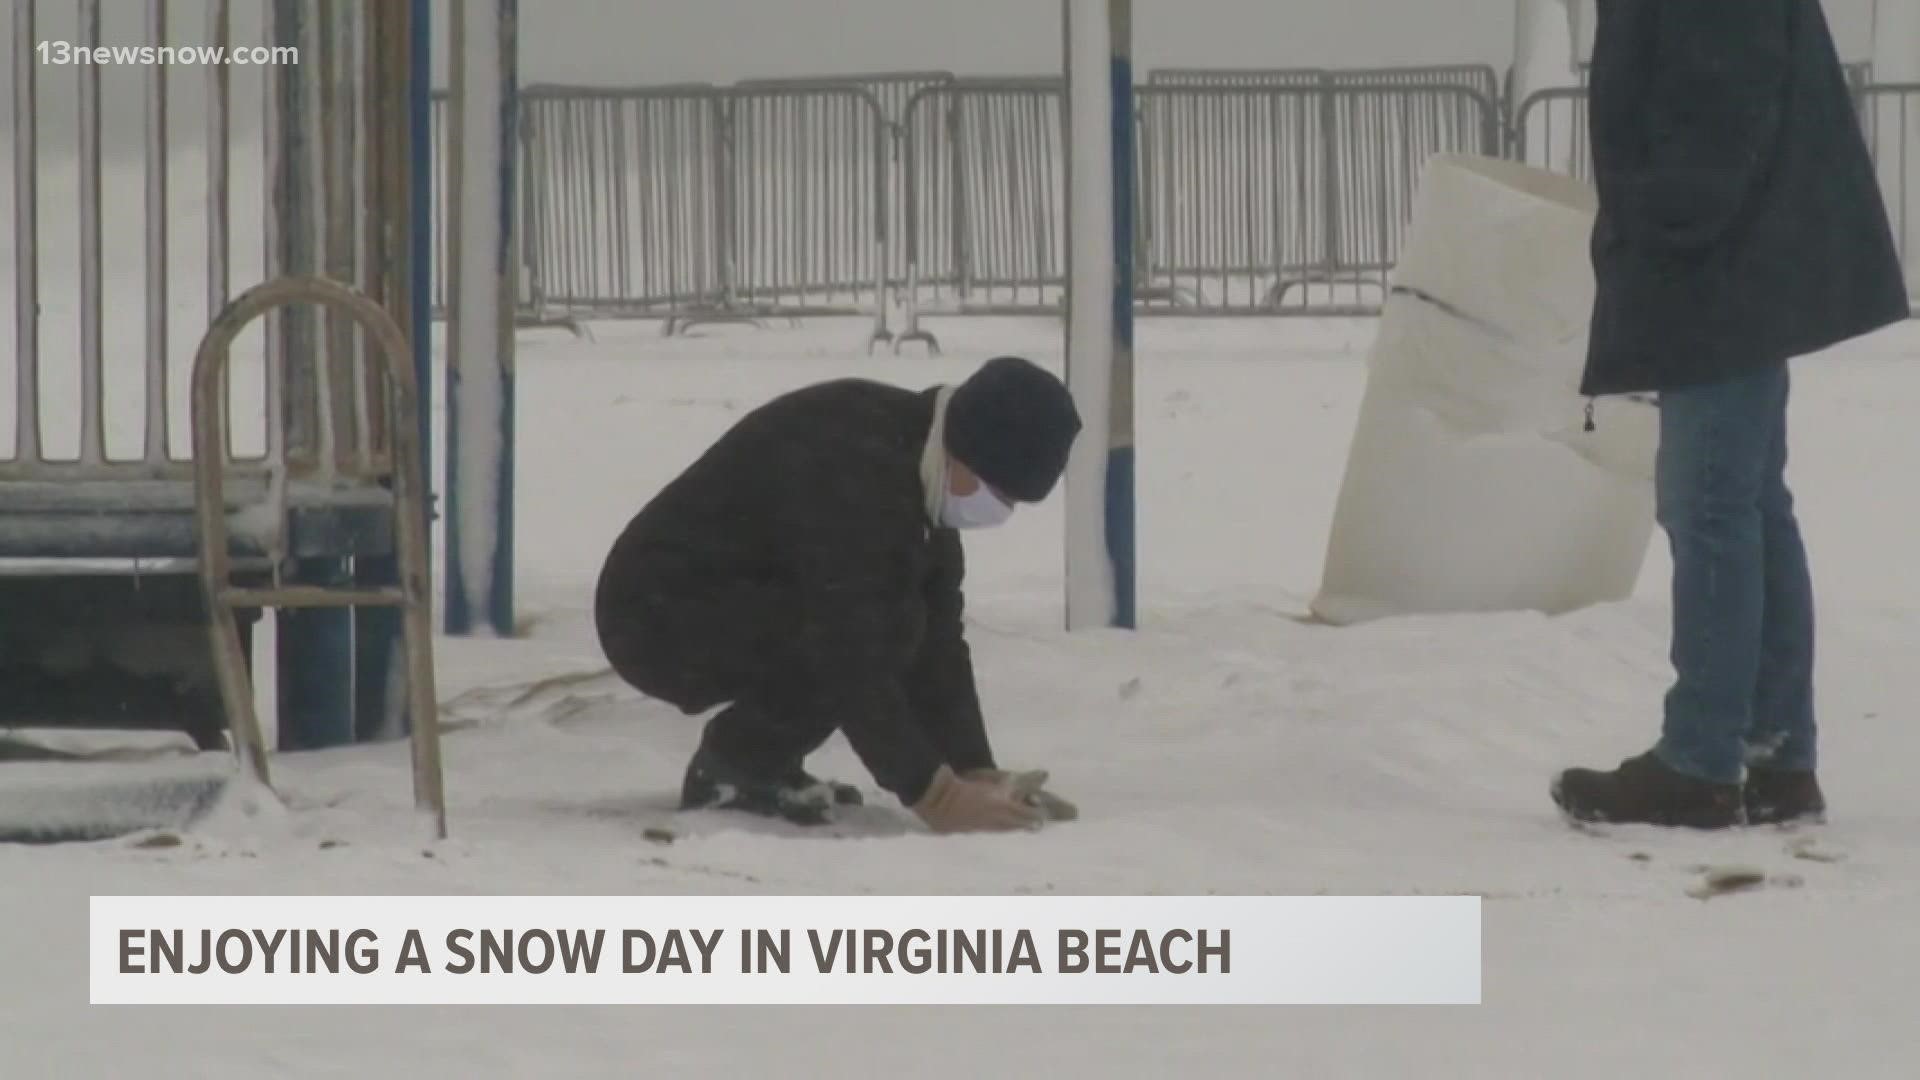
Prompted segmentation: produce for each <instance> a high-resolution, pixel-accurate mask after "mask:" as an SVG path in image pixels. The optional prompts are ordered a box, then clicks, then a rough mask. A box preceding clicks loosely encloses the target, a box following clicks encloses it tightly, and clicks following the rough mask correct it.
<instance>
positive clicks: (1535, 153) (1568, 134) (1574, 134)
mask: <svg viewBox="0 0 1920 1080" xmlns="http://www.w3.org/2000/svg"><path fill="white" fill-rule="evenodd" d="M1507 152H1508V155H1509V156H1510V157H1512V158H1513V159H1514V160H1516V161H1519V162H1523V163H1525V164H1527V165H1532V166H1534V167H1535V168H1539V169H1546V170H1548V171H1550V172H1557V173H1564V174H1566V175H1568V176H1574V177H1578V178H1580V179H1582V180H1591V179H1592V177H1593V147H1592V143H1591V141H1590V139H1589V136H1588V132H1587V92H1586V90H1585V89H1583V88H1581V87H1577V86H1567V87H1554V88H1553V89H1549V90H1537V91H1535V92H1534V93H1532V94H1529V95H1528V96H1527V99H1526V100H1525V101H1523V102H1521V103H1520V105H1519V108H1518V109H1516V110H1515V111H1514V115H1513V120H1512V123H1511V126H1510V128H1509V131H1508V151H1507Z"/></svg>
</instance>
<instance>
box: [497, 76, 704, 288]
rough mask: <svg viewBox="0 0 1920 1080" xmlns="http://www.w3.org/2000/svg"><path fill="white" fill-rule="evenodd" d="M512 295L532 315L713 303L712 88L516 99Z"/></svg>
mask: <svg viewBox="0 0 1920 1080" xmlns="http://www.w3.org/2000/svg"><path fill="white" fill-rule="evenodd" d="M521 116H522V124H521V130H522V131H523V132H524V136H523V141H524V152H523V155H522V159H521V161H522V169H523V175H524V178H525V183H524V185H523V190H524V192H525V194H524V198H523V200H522V203H521V222H522V225H521V235H520V249H521V253H522V254H521V275H522V278H523V279H524V280H523V284H522V288H521V291H522V294H523V295H525V296H526V297H527V298H528V301H529V303H530V304H532V305H533V306H534V307H535V309H536V310H537V311H539V312H542V313H547V312H559V313H567V314H581V315H584V314H592V315H601V316H611V317H620V316H663V315H671V314H673V313H675V312H678V311H681V310H687V309H692V308H698V307H703V306H714V305H718V304H720V303H721V302H722V301H723V299H724V297H725V292H726V284H727V282H726V277H725V274H724V266H723V263H724V254H723V249H724V236H725V233H724V226H725V215H726V209H725V191H724V186H723V180H722V176H721V169H722V166H723V155H722V152H721V142H722V139H723V137H724V134H723V129H724V111H723V102H722V101H721V99H720V98H719V97H718V96H717V92H716V91H715V90H714V89H713V88H712V87H707V86H698V85H694V86H672V87H654V88H646V89H626V88H580V87H565V88H558V87H542V86H536V87H530V88H528V89H527V90H526V91H524V92H523V93H522V94H521Z"/></svg>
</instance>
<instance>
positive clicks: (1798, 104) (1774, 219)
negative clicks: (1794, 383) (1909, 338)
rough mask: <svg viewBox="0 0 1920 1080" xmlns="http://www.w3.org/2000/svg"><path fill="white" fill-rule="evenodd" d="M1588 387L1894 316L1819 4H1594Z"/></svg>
mask: <svg viewBox="0 0 1920 1080" xmlns="http://www.w3.org/2000/svg"><path fill="white" fill-rule="evenodd" d="M1598 9H1599V22H1598V26H1597V29H1596V36H1595V39H1594V49H1593V70H1592V83H1591V95H1592V96H1591V109H1592V133H1593V158H1594V176H1595V181H1596V184H1597V186H1598V189H1599V196H1600V212H1599V217H1598V219H1597V221H1596V222H1595V227H1594V232H1593V245H1592V256H1593V266H1594V273H1595V287H1596V296H1595V303H1594V312H1593V322H1592V333H1591V338H1590V342H1589V352H1588V357H1587V367H1586V373H1585V378H1584V380H1583V383H1582V392H1583V393H1586V394H1588V395H1595V396H1597V395H1605V394H1620V393H1631V392H1645V391H1659V390H1670V389H1677V388H1681V387H1687V386H1696V385H1700V384H1703V383H1710V382H1715V381H1718V380H1720V379H1723V378H1727V377H1729V376H1734V375H1739V374H1743V373H1745V372H1748V371H1751V370H1753V369H1755V368H1757V367H1759V366H1762V365H1767V364H1773V363H1778V362H1780V361H1783V360H1786V359H1789V358H1792V357H1795V356H1801V355H1804V354H1807V353H1811V352H1817V351H1819V350H1821V349H1824V348H1827V347H1828V346H1831V345H1834V344H1837V343H1838V342H1841V341H1844V340H1846V339H1848V338H1852V337H1857V336H1859V335H1862V334H1865V333H1869V332H1871V331H1874V330H1877V329H1879V328H1881V327H1884V326H1887V325H1889V324H1891V323H1894V322H1897V321H1899V320H1900V319H1903V318H1906V317H1907V315H1908V304H1907V291H1906V285H1905V283H1904V281H1903V280H1902V277H1901V269H1900V263H1899V257H1898V255H1897V254H1896V249H1895V244H1894V239H1893V233H1892V229H1891V228H1890V227H1889V225H1888V220H1887V211H1886V207H1885V204H1884V203H1883V201H1882V197H1881V194H1880V190H1879V186H1878V184H1877V182H1876V180H1875V176H1874V170H1873V165H1872V162H1871V160H1870V158H1869V156H1868V152H1867V147H1866V142H1865V139H1864V138H1863V137H1862V134H1861V131H1860V126H1859V120H1858V119H1857V116H1856V113H1855V111H1854V107H1853V103H1852V97H1851V94H1850V92H1849V89H1848V87H1847V83H1846V77H1845V73H1844V71H1843V69H1842V67H1841V64H1840V60H1839V57H1838V55H1837V53H1836V51H1835V49H1834V44H1833V37H1832V34H1831V33H1830V31H1829V29H1828V27H1827V22H1826V17H1825V15H1824V14H1823V13H1822V11H1821V9H1820V3H1819V0H1599V4H1598Z"/></svg>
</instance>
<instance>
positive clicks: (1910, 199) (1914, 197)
mask: <svg viewBox="0 0 1920 1080" xmlns="http://www.w3.org/2000/svg"><path fill="white" fill-rule="evenodd" d="M1859 105H1860V119H1861V124H1862V127H1863V129H1864V130H1865V132H1866V135H1867V145H1868V148H1869V149H1870V150H1871V151H1872V153H1873V159H1874V167H1875V170H1876V172H1877V173H1878V174H1879V177H1880V194H1881V197H1882V198H1883V199H1884V200H1885V202H1886V207H1887V217H1888V219H1889V221H1890V222H1891V223H1892V225H1893V234H1894V237H1895V239H1896V240H1897V241H1898V243H1899V245H1900V254H1901V257H1902V258H1903V260H1904V261H1905V263H1906V265H1907V267H1908V273H1909V275H1911V279H1910V280H1909V281H1908V282H1907V287H1908V288H1909V289H1910V290H1913V291H1914V293H1915V295H1916V296H1920V83H1882V84H1880V85H1871V86H1865V87H1862V88H1861V90H1860V96H1859ZM1915 317H1916V318H1920V311H1917V312H1916V313H1915Z"/></svg>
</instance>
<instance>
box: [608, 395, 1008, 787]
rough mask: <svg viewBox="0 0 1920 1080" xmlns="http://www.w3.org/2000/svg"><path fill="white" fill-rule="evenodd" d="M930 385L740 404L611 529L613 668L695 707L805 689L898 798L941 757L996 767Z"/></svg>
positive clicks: (921, 781)
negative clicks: (924, 476) (691, 458)
mask: <svg viewBox="0 0 1920 1080" xmlns="http://www.w3.org/2000/svg"><path fill="white" fill-rule="evenodd" d="M934 393H935V392H934V391H933V390H931V389H929V390H923V391H913V390H906V389H901V388H898V387H894V386H889V385H885V384H882V383H878V382H872V381H867V380H861V379H843V380H836V381H832V382H827V383H821V384H817V385H814V386H810V387H805V388H802V389H800V390H797V391H794V392H792V393H789V394H785V395H783V396H781V397H778V398H776V399H774V400H773V401H771V402H769V403H767V404H765V405H762V406H760V407H759V408H757V409H755V410H753V411H752V412H750V413H748V414H747V415H746V416H744V417H743V418H741V420H740V421H739V422H738V423H737V424H736V425H735V426H734V427H733V428H732V429H731V430H729V431H728V432H727V433H726V434H725V435H724V436H722V437H721V438H720V439H719V440H718V441H717V442H716V443H714V445H713V446H712V447H710V448H709V449H708V450H707V451H706V452H705V453H704V454H702V455H701V456H700V457H699V458H698V459H697V460H696V461H695V462H694V463H693V464H692V465H691V466H689V467H688V468H687V470H686V471H685V472H684V473H682V474H681V475H680V476H679V477H677V478H676V479H674V480H673V481H672V482H671V483H669V484H668V485H667V486H666V487H665V488H664V489H663V490H661V492H660V493H659V494H658V495H657V496H656V497H655V498H654V499H653V500H652V501H651V502H650V503H648V504H647V505H646V506H645V507H643V508H642V509H641V511H640V512H639V513H638V514H636V515H635V516H634V518H633V520H632V521H631V522H630V523H629V524H628V526H627V527H626V529H625V531H624V532H623V533H622V535H621V536H620V537H619V538H618V540H617V541H616V542H615V544H614V547H613V550H612V552H611V553H610V554H609V556H608V558H607V562H606V565H605V567H604V568H603V571H602V575H601V580H600V584H599V588H598V593H597V596H596V619H597V621H598V623H599V626H600V631H601V637H602V641H603V644H604V645H605V646H606V648H607V651H608V654H609V658H610V659H612V660H613V661H614V664H615V666H616V668H619V669H621V673H622V674H623V675H625V676H627V677H628V679H629V681H633V682H635V683H636V684H637V685H640V687H641V689H643V690H645V691H647V692H649V693H651V694H655V695H656V696H659V697H662V698H665V699H667V700H669V701H672V702H674V703H675V704H677V705H679V706H680V707H681V708H682V709H683V710H685V711H687V712H689V713H692V712H698V711H700V710H702V709H705V708H708V707H710V706H712V705H714V704H717V703H719V702H721V701H727V700H733V699H735V698H737V697H738V696H740V695H741V694H743V693H747V692H751V691H752V690H753V688H754V685H755V684H756V683H760V682H767V681H772V682H773V683H775V684H778V685H780V686H803V687H805V691H804V694H801V695H795V700H796V704H798V701H799V698H801V697H804V707H805V708H808V709H811V710H818V711H820V712H821V713H822V714H823V715H826V716H830V717H832V718H833V722H834V723H835V724H837V726H838V728H839V730H840V731H841V732H842V734H844V735H845V736H846V738H847V741H848V742H849V744H850V745H851V746H852V748H853V750H854V752H855V753H856V754H857V755H859V757H860V758H861V760H862V762H863V763H864V764H865V765H866V766H867V768H868V769H869V770H870V771H871V772H872V773H873V776H874V779H875V780H876V781H877V782H878V783H879V784H880V786H882V787H883V788H885V789H887V790H888V791H891V792H893V793H894V794H896V795H898V796H899V797H900V798H901V799H902V801H904V802H907V803H913V802H916V801H918V799H919V797H920V795H921V794H922V793H923V792H924V790H925V788H926V786H927V784H928V782H929V781H930V780H931V779H932V776H933V773H934V771H935V770H936V769H937V768H938V766H939V765H940V764H942V763H946V764H949V765H951V766H952V767H953V768H954V769H956V770H966V769H970V768H976V767H991V766H992V765H993V764H994V761H993V754H992V751H991V749H990V747H989V745H988V740H987V736H986V732H985V729H984V725H983V723H982V720H981V715H980V703H979V699H978V696H977V693H976V688H975V685H974V677H973V666H972V657H971V653H970V650H969V648H968V646H967V643H966V640H965V638H964V636H963V632H962V622H961V617H962V612H963V599H962V594H961V584H962V581H963V579H964V577H965V573H966V568H965V562H964V558H963V552H962V549H961V544H960V538H959V535H958V534H957V533H956V532H955V531H954V530H952V529H947V528H934V527H931V526H930V525H929V523H928V521H927V516H926V511H925V500H924V498H923V495H922V485H921V480H920V455H921V449H922V447H923V445H924V444H925V442H926V438H927V433H928V431H929V429H930V427H931V425H932V419H933V404H934ZM662 597H666V598H668V599H666V600H663V599H662Z"/></svg>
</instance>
